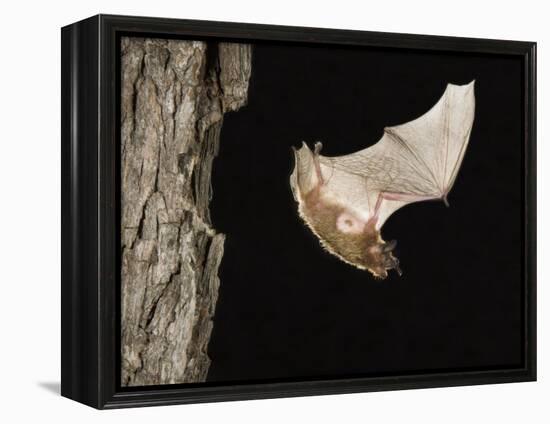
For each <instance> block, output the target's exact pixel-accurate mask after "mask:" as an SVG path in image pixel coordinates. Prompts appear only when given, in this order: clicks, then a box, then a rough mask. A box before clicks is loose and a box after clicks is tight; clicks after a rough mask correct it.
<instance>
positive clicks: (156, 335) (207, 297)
mask: <svg viewBox="0 0 550 424" xmlns="http://www.w3.org/2000/svg"><path fill="white" fill-rule="evenodd" d="M121 47H122V49H121V53H122V62H121V63H122V66H121V78H122V81H121V84H122V86H121V97H122V98H121V127H122V134H121V140H122V141H121V149H122V150H121V173H122V174H121V182H122V187H121V197H122V199H121V210H122V211H121V212H122V216H121V249H122V270H121V283H122V288H121V290H122V291H121V293H122V322H121V328H122V364H121V368H122V375H121V382H122V385H123V386H142V385H151V384H173V383H193V382H202V381H205V379H206V375H207V372H208V368H209V365H210V359H209V358H208V355H207V346H208V342H209V339H210V334H211V331H212V325H213V324H212V317H213V314H214V310H215V306H216V301H217V297H218V287H219V279H218V276H217V273H218V267H219V265H220V261H221V259H222V256H223V246H224V235H223V234H219V233H216V231H215V229H214V228H213V226H212V222H211V220H210V213H209V202H210V198H211V196H212V190H211V185H210V184H211V183H210V179H211V171H212V162H213V159H214V157H215V156H216V154H217V152H218V144H219V139H220V130H221V127H222V121H223V115H224V113H225V112H228V111H236V110H238V109H239V108H240V107H241V106H243V105H245V104H246V100H247V94H248V81H249V78H250V72H251V46H250V45H246V44H232V43H231V44H230V43H211V42H208V43H206V42H201V41H180V40H161V39H144V38H123V39H122V46H121Z"/></svg>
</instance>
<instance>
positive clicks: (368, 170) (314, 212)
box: [290, 81, 475, 278]
mask: <svg viewBox="0 0 550 424" xmlns="http://www.w3.org/2000/svg"><path fill="white" fill-rule="evenodd" d="M474 109H475V99H474V83H473V81H472V82H471V83H470V84H467V85H463V86H458V85H453V84H448V85H447V88H446V90H445V92H444V93H443V95H442V97H441V99H440V100H439V101H438V102H437V103H436V105H435V106H434V107H433V108H432V109H430V110H429V111H428V112H427V113H425V114H424V115H422V116H421V117H419V118H418V119H415V120H414V121H411V122H408V123H406V124H403V125H398V126H395V127H389V128H385V129H384V135H383V136H382V138H381V139H380V140H379V141H378V143H376V144H375V145H373V146H371V147H368V148H366V149H363V150H360V151H359V152H355V153H352V154H348V155H344V156H339V157H326V156H322V155H320V151H321V147H322V146H321V143H317V144H316V145H315V149H314V151H311V150H310V149H309V147H308V146H307V145H306V144H305V143H303V146H302V147H301V148H300V149H297V150H296V149H295V150H294V157H295V167H294V171H293V172H292V175H291V177H290V186H291V188H292V193H293V195H294V198H295V200H296V201H297V203H298V212H299V214H300V216H301V217H302V219H303V220H304V222H305V223H306V224H307V226H308V227H309V228H310V229H311V231H312V232H313V233H314V234H315V235H316V236H317V237H318V238H319V241H320V242H321V245H322V246H323V247H324V248H325V249H326V250H328V251H329V252H330V253H332V254H333V255H335V256H337V257H338V258H340V259H341V260H343V261H344V262H346V263H348V264H351V265H353V266H355V267H357V268H359V269H364V270H368V271H370V272H371V273H372V274H373V275H374V276H375V277H378V278H386V277H387V275H388V271H389V270H391V269H395V270H396V271H397V272H398V273H399V275H401V270H400V269H399V261H398V260H397V258H396V257H395V256H393V254H392V250H393V248H394V247H395V242H389V243H386V242H385V241H384V240H383V239H382V237H381V235H380V230H381V228H382V225H383V224H384V222H385V221H386V219H387V218H388V217H389V216H390V215H391V214H392V213H393V212H395V211H396V210H398V209H399V208H401V207H403V206H405V205H407V204H409V203H414V202H419V201H423V200H432V199H439V200H442V201H444V202H445V203H446V204H447V195H448V194H449V191H450V190H451V187H452V185H453V183H454V181H455V179H456V176H457V174H458V170H459V169H460V165H461V163H462V159H463V157H464V154H465V151H466V147H467V145H468V141H469V138H470V132H471V129H472V125H473V119H474Z"/></svg>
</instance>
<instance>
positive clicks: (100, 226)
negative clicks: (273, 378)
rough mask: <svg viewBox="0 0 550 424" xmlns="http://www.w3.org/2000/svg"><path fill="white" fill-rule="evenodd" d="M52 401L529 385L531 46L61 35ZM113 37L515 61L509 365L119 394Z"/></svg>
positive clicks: (210, 32)
mask: <svg viewBox="0 0 550 424" xmlns="http://www.w3.org/2000/svg"><path fill="white" fill-rule="evenodd" d="M61 35H62V36H61V46H62V61H61V69H62V75H61V78H62V92H61V99H62V102H61V103H62V106H61V108H62V109H61V116H62V124H61V134H62V139H61V146H62V153H61V154H62V171H61V181H62V183H61V185H62V187H61V189H62V205H61V206H62V220H61V223H62V225H61V228H62V234H61V235H62V263H61V269H62V290H61V294H62V311H61V312H62V324H61V330H62V349H61V351H62V358H61V363H62V367H61V369H62V375H61V394H62V395H63V396H65V397H68V398H71V399H74V400H76V401H78V402H82V403H84V404H86V405H89V406H92V407H94V408H98V409H104V408H105V409H108V408H121V407H135V406H147V405H169V404H181V403H195V402H213V401H226V400H241V399H260V398H275V397H289V396H305V395H322V394H335V393H352V392H365V391H380V390H397V389H414V388H427V387H443V386H458V385H474V384H492V383H507V382H523V381H535V380H536V44H535V43H533V42H520V41H500V40H486V39H472V38H456V37H439V36H425V35H409V34H389V33H379V32H363V31H344V30H332V29H317V28H300V27H283V26H271V25H256V24H239V23H225V22H208V21H193V20H179V19H160V18H144V17H129V16H112V15H97V16H94V17H91V18H88V19H85V20H83V21H80V22H77V23H75V24H72V25H69V26H66V27H64V28H62V31H61ZM122 35H141V36H149V37H152V36H155V37H169V38H186V37H191V38H192V37H198V38H209V39H231V40H239V41H246V40H248V41H250V40H271V41H279V42H290V43H312V44H318V43H322V44H327V45H328V44H330V45H342V46H368V47H373V46H374V47H385V48H394V47H395V48H401V49H403V48H405V49H406V48H414V49H416V50H418V49H420V50H429V51H452V52H466V53H484V54H495V55H513V56H517V57H520V58H521V60H522V61H523V77H524V83H523V84H524V86H523V105H522V107H523V118H524V132H523V145H522V150H523V194H524V209H523V249H522V250H523V277H524V281H523V299H522V301H523V313H524V319H523V323H524V329H523V330H524V331H523V335H524V355H523V358H524V361H523V365H522V366H521V367H519V368H513V369H487V370H483V371H468V372H445V373H430V374H418V375H401V376H400V375H397V376H396V375H393V376H387V377H384V376H379V377H369V378H363V377H361V378H344V379H337V380H316V381H303V382H279V383H266V384H257V383H253V384H239V385H230V384H228V385H202V386H201V385H199V386H196V387H195V386H193V387H181V386H175V387H173V388H172V387H169V386H168V387H166V388H159V387H154V388H147V387H140V388H134V389H131V390H129V389H124V390H123V389H121V387H120V384H119V378H118V376H119V367H118V363H117V361H118V359H119V354H118V352H119V348H120V329H119V325H118V321H117V320H118V316H119V315H118V314H119V312H120V311H119V304H118V299H119V295H120V293H119V290H120V288H119V286H120V280H119V274H120V264H119V263H118V261H119V259H118V256H119V255H118V253H119V250H118V244H117V243H118V239H117V228H118V227H117V219H118V215H117V208H118V204H119V197H120V196H119V187H118V185H119V177H118V175H117V173H118V169H119V168H118V166H117V161H119V160H120V158H119V156H118V146H119V142H120V140H119V137H120V136H119V128H120V127H119V124H118V112H119V111H118V110H117V107H118V106H117V105H118V99H117V96H119V93H120V91H119V87H118V84H119V81H118V75H119V69H118V67H119V56H120V51H119V45H120V43H119V40H120V37H121V36H122Z"/></svg>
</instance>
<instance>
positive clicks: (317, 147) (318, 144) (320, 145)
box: [313, 141, 323, 155]
mask: <svg viewBox="0 0 550 424" xmlns="http://www.w3.org/2000/svg"><path fill="white" fill-rule="evenodd" d="M322 148H323V143H321V142H320V141H318V142H316V143H315V146H314V151H313V152H314V153H315V154H316V155H318V154H319V153H321V149H322Z"/></svg>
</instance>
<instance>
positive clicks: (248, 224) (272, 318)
mask: <svg viewBox="0 0 550 424" xmlns="http://www.w3.org/2000/svg"><path fill="white" fill-rule="evenodd" d="M521 84H522V62H521V60H520V58H519V57H518V58H517V59H516V58H514V57H511V56H508V57H504V56H498V55H481V54H479V55H476V54H470V55H466V54H462V53H456V54H454V53H448V52H447V53H443V52H425V51H421V50H418V51H416V50H414V49H390V48H367V47H349V46H348V47H342V46H334V45H328V44H327V45H323V44H300V43H296V44H291V43H276V42H257V43H243V42H237V41H232V40H227V41H223V42H222V41H212V40H181V39H168V38H143V37H131V36H126V37H122V39H121V45H120V127H121V131H120V170H119V171H120V172H119V173H120V183H121V184H120V187H121V189H120V190H121V192H120V198H121V202H120V235H119V237H120V252H121V257H120V263H121V274H120V284H121V290H120V295H121V298H120V301H121V309H120V311H121V312H120V330H121V331H120V334H121V340H120V383H121V386H122V387H140V386H171V385H174V384H180V385H181V384H184V385H186V384H223V383H232V384H235V383H243V384H246V383H254V382H270V381H274V382H275V381H302V380H306V379H309V380H311V379H338V378H345V377H350V376H375V375H376V376H380V375H388V376H391V375H395V374H399V375H403V374H407V373H429V372H435V371H439V372H441V371H442V370H448V371H453V370H476V369H487V368H488V367H492V366H504V367H506V366H510V367H514V366H517V365H518V364H521V363H522V361H523V358H522V352H523V350H522V337H523V336H522V327H523V321H522V320H523V315H522V306H521V293H522V287H521V250H520V244H521V243H520V239H521V219H522V216H521V213H522V212H521V200H520V199H521V198H522V188H521V181H522V180H521V153H520V147H521V146H520V140H521V134H522V116H521V107H520V105H521V99H522V97H521V96H522V94H521V93H522V91H521V89H522V86H521ZM396 212H397V213H396ZM396 240H398V241H399V242H397V241H396ZM495 358H496V360H497V361H498V363H496V364H495V362H494V361H495Z"/></svg>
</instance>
